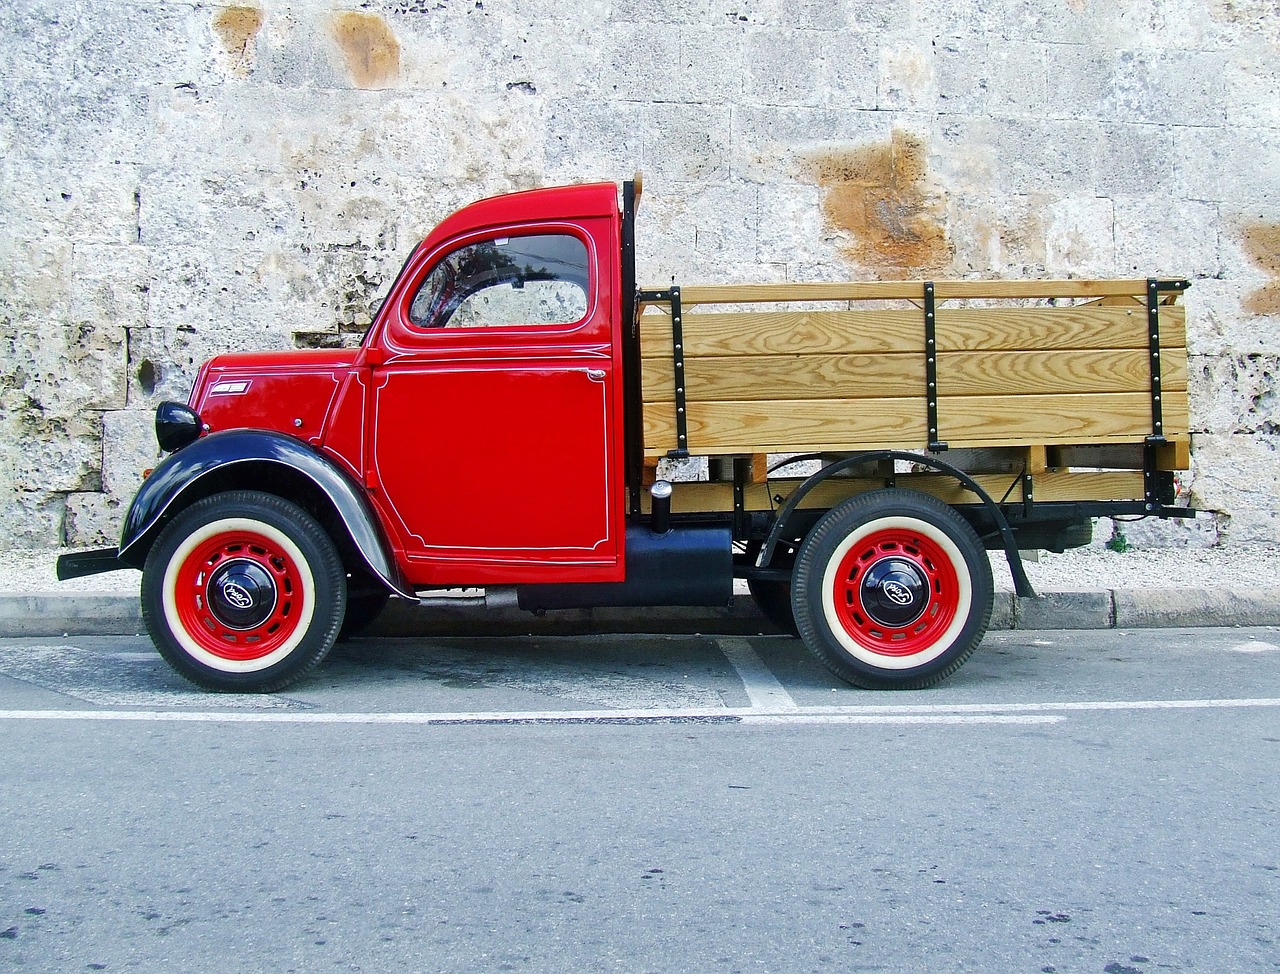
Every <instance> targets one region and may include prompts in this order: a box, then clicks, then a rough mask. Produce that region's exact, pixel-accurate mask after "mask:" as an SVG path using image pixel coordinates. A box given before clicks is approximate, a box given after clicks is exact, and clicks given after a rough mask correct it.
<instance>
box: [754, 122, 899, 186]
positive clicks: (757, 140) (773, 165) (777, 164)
mask: <svg viewBox="0 0 1280 974" xmlns="http://www.w3.org/2000/svg"><path fill="white" fill-rule="evenodd" d="M892 135H893V124H892V118H890V117H889V116H888V113H882V112H858V111H842V110H838V109H834V108H788V107H776V106H775V107H762V106H757V105H745V106H742V107H735V108H734V110H733V149H732V153H731V159H732V160H734V161H733V175H734V177H735V178H745V179H750V180H752V181H755V182H760V183H763V184H766V185H773V186H774V187H775V188H776V189H777V190H778V191H779V192H780V193H787V192H793V191H795V183H793V182H791V181H790V180H789V179H786V178H783V177H792V178H798V179H800V180H802V181H804V182H808V181H810V180H812V179H813V176H812V174H811V169H812V164H811V163H810V162H809V161H808V157H809V155H811V154H812V153H813V152H815V151H821V150H825V149H828V148H832V147H836V148H843V147H852V146H860V145H865V144H869V143H888V142H889V141H890V140H891V138H892Z"/></svg>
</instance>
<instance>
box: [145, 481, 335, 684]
mask: <svg viewBox="0 0 1280 974" xmlns="http://www.w3.org/2000/svg"><path fill="white" fill-rule="evenodd" d="M346 601H347V586H346V574H345V572H344V571H343V567H342V562H341V560H340V559H339V557H338V553H337V550H336V549H335V548H334V546H333V542H332V541H331V540H330V539H329V536H328V535H327V534H326V533H325V532H324V529H323V528H321V527H320V525H319V524H317V523H316V521H315V519H314V518H312V517H311V515H309V514H308V513H307V512H306V511H304V510H303V509H302V508H300V507H298V506H297V505H296V504H294V503H292V502H290V501H287V500H284V499H283V498H280V497H276V496H274V495H271V494H263V493H258V492H255V491H229V492H227V493H224V494H215V495H214V496H212V497H207V498H205V499H204V500H201V501H197V502H196V503H194V504H192V505H191V506H190V507H189V508H187V509H186V510H184V511H183V512H182V513H180V514H179V515H178V516H177V517H175V518H174V519H173V521H171V522H170V523H169V525H168V526H167V527H166V528H165V529H164V530H163V531H162V532H161V533H160V536H159V537H158V538H157V539H156V543H155V544H154V545H152V547H151V551H150V552H149V553H148V555H147V561H146V565H145V567H144V568H143V573H142V616H143V620H144V621H145V622H146V625H147V630H148V632H150V634H151V639H152V641H153V642H154V643H155V645H156V648H157V649H158V650H159V651H160V655H161V656H163V657H164V658H165V659H166V660H167V661H168V662H169V664H170V665H171V666H172V667H173V668H174V669H175V670H177V671H178V672H179V673H180V674H182V675H183V676H184V677H186V678H187V679H189V680H191V681H192V682H193V683H197V684H199V685H200V686H202V687H205V688H207V689H210V690H236V691H241V692H265V691H271V690H279V689H280V688H282V687H284V686H287V685H289V684H290V683H293V682H294V681H296V680H298V679H300V678H301V677H302V676H303V675H305V674H306V673H308V672H309V671H310V670H311V669H313V668H314V667H315V666H316V665H317V664H318V663H319V662H320V661H321V660H322V659H324V657H325V655H326V654H327V653H328V652H329V649H330V648H331V647H332V646H333V643H334V640H335V639H336V638H337V635H338V630H339V627H340V626H341V624H342V618H343V614H344V612H345V609H346Z"/></svg>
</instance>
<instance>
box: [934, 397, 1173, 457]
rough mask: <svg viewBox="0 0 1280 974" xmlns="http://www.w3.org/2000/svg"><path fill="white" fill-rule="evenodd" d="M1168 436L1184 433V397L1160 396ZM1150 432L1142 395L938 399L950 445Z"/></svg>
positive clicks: (1086, 439)
mask: <svg viewBox="0 0 1280 974" xmlns="http://www.w3.org/2000/svg"><path fill="white" fill-rule="evenodd" d="M1164 423H1165V430H1166V431H1167V432H1168V434H1170V435H1172V434H1175V433H1185V432H1187V427H1188V425H1189V422H1188V403H1187V394H1186V393H1185V392H1174V393H1167V394H1166V395H1165V397H1164ZM1150 433H1151V396H1150V393H1146V392H1119V393H1099V394H1094V395H1087V396H1055V395H1048V396H942V397H939V400H938V435H939V436H940V437H941V438H942V439H943V440H945V441H946V442H947V443H948V444H950V445H951V446H956V447H960V446H995V445H999V444H1001V443H1007V444H1010V445H1014V444H1020V445H1034V444H1039V443H1046V444H1050V443H1082V444H1083V443H1118V442H1125V441H1127V440H1141V439H1143V438H1144V437H1146V436H1148V435H1149V434H1150Z"/></svg>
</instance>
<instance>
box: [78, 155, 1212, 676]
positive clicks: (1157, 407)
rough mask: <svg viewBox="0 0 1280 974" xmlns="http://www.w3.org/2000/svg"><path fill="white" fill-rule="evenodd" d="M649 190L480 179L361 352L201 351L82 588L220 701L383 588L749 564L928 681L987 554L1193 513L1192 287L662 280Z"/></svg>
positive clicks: (629, 596) (819, 622) (300, 667)
mask: <svg viewBox="0 0 1280 974" xmlns="http://www.w3.org/2000/svg"><path fill="white" fill-rule="evenodd" d="M639 197H640V185H639V180H638V179H637V180H636V181H631V182H627V183H624V184H623V185H622V187H621V199H620V198H619V187H618V186H617V185H615V184H613V183H600V184H593V185H581V186H570V187H561V188H553V189H540V190H533V191H530V192H524V193H516V194H511V195H507V196H501V197H496V198H493V199H487V200H482V201H480V202H477V203H474V204H472V205H470V206H467V207H465V208H464V209H462V210H460V211H459V212H457V213H455V214H453V215H452V216H450V217H449V218H448V219H446V220H445V221H444V222H443V223H441V224H440V226H438V227H437V228H436V229H435V230H434V231H433V232H432V233H431V234H430V235H429V236H428V237H427V238H426V239H425V240H424V241H423V242H422V243H421V244H420V245H419V246H418V247H417V248H416V249H415V250H414V251H413V253H412V254H411V255H410V256H409V258H408V260H407V261H406V262H405V264H404V267H403V269H402V270H401V271H400V274H399V276H398V278H397V279H396V281H395V283H394V285H393V286H392V287H391V289H390V291H389V293H388V295H387V297H386V300H385V301H384V302H383V304H382V306H381V308H380V309H379V311H378V313H377V315H376V316H375V318H374V321H373V323H372V325H371V326H370V328H369V330H368V333H367V334H366V335H365V336H364V339H363V341H362V343H361V344H360V346H359V347H358V348H352V349H337V350H311V351H297V352H271V353H259V354H234V355H223V356H219V357H217V358H215V359H213V360H212V361H210V362H208V363H206V364H205V365H204V366H203V367H202V368H201V369H200V371H199V374H198V376H197V379H196V382H195V387H194V389H193V390H192V393H191V397H190V400H189V402H188V403H187V404H185V405H184V404H179V403H172V402H166V403H163V404H162V405H160V406H159V407H158V408H157V410H156V433H157V439H158V441H159V444H160V446H161V448H162V449H163V450H164V451H166V452H169V453H171V455H170V456H169V457H168V458H166V459H165V460H164V462H163V463H161V464H160V465H159V466H158V467H157V468H156V469H155V470H154V472H152V473H151V474H150V475H149V476H148V477H147V479H146V480H145V481H144V482H143V485H142V487H141V488H140V490H139V491H138V493H137V495H136V497H135V498H134V500H133V502H132V505H131V506H130V508H129V511H128V514H127V516H126V518H125V523H124V528H123V532H122V536H121V540H120V544H119V546H118V547H117V548H111V549H106V550H102V551H96V552H84V553H77V554H72V555H66V556H63V557H62V558H60V559H59V563H58V572H59V577H61V578H71V577H76V576H80V575H88V574H92V573H94V572H99V571H109V570H114V569H119V568H133V569H141V570H142V573H143V578H142V610H143V617H144V619H145V621H146V625H147V628H148V630H149V632H150V634H151V637H152V639H153V640H154V642H155V644H156V647H157V648H158V649H159V651H160V653H161V654H162V655H163V656H164V658H165V659H166V660H168V661H169V663H170V664H172V665H173V667H174V668H175V669H176V670H177V671H178V672H179V673H181V674H182V675H183V676H185V677H187V678H189V679H190V680H193V681H194V682H196V683H198V684H199V685H201V686H204V687H208V688H211V689H217V690H238V691H270V690H276V689H279V688H281V687H284V686H286V685H288V684H290V683H292V682H293V681H295V680H297V679H299V678H300V677H302V676H303V675H304V674H306V673H307V672H309V671H310V670H311V669H312V668H313V667H315V666H316V665H317V664H318V663H319V662H320V661H321V660H322V659H323V658H324V657H325V655H326V653H328V651H329V649H330V648H331V647H332V645H333V644H334V642H335V640H336V639H338V638H339V636H340V635H342V634H344V633H347V634H349V633H352V632H355V631H357V630H358V629H359V628H361V627H362V626H364V625H366V624H367V623H368V622H369V621H370V620H372V619H373V617H374V616H375V615H377V613H378V612H379V611H380V610H381V609H382V608H383V606H384V605H385V603H386V602H387V600H388V599H389V598H390V597H393V596H395V597H399V598H402V599H408V600H411V601H422V602H424V603H427V604H428V605H429V603H430V602H431V599H432V593H439V591H440V590H445V589H454V588H460V587H480V588H484V589H485V592H486V596H487V598H489V599H490V600H503V599H505V600H506V601H507V603H508V604H510V603H511V602H512V601H514V602H515V603H516V604H518V605H519V606H520V607H521V608H524V609H529V610H534V611H546V610H555V609H563V608H574V607H586V606H636V605H654V606H661V605H725V604H728V603H729V602H730V601H731V599H732V597H733V584H734V580H735V579H745V580H746V583H747V585H748V586H749V589H750V591H751V594H752V596H753V597H754V598H755V599H756V601H757V602H758V604H759V605H760V607H761V609H762V610H763V611H764V612H765V614H766V615H767V616H769V618H770V619H772V620H773V621H774V622H775V623H776V624H777V625H778V626H779V627H781V628H782V629H784V630H789V631H791V632H793V633H795V634H797V635H798V636H800V637H801V638H802V639H803V640H804V642H805V643H806V645H807V646H808V647H809V648H810V649H811V650H812V651H813V652H814V653H815V654H816V655H817V656H818V658H819V659H820V660H821V661H822V662H823V663H825V664H826V665H827V666H828V667H829V668H830V669H831V670H832V671H833V672H835V673H836V674H838V675H839V676H841V677H842V678H844V679H846V680H848V681H849V682H851V683H853V684H856V685H858V686H863V687H870V688H893V687H907V688H919V687H924V686H928V685H930V684H933V683H935V682H937V681H939V680H941V679H943V678H944V677H946V676H947V675H948V674H950V673H952V672H954V671H955V670H956V669H957V668H958V667H959V666H960V665H961V664H962V663H963V662H964V661H965V659H967V658H968V656H969V655H970V654H971V653H972V651H973V650H974V648H975V647H976V646H977V645H978V643H979V642H980V641H981V639H982V637H983V634H984V633H985V631H986V628H987V625H988V623H989V619H990V614H991V610H992V601H993V583H992V576H991V569H990V563H989V560H988V557H987V554H986V549H988V548H990V549H1003V550H1004V552H1005V554H1006V557H1007V559H1008V563H1009V566H1010V569H1011V571H1012V574H1013V578H1014V581H1015V586H1016V588H1017V591H1018V593H1019V594H1020V595H1023V596H1030V595H1033V594H1034V593H1033V592H1032V589H1031V586H1030V584H1029V583H1028V581H1027V579H1026V575H1025V573H1024V572H1023V570H1022V565H1021V561H1020V559H1019V549H1024V550H1025V549H1037V548H1047V549H1054V550H1063V549H1064V548H1067V547H1072V546H1077V545H1080V544H1083V543H1086V542H1087V541H1088V540H1089V537H1090V532H1091V525H1092V522H1091V519H1092V518H1094V517H1098V516H1121V515H1132V516H1157V517H1186V516H1190V515H1192V514H1193V512H1192V511H1190V510H1188V509H1187V508H1185V507H1181V506H1178V505H1177V503H1176V497H1175V494H1176V488H1175V480H1174V478H1175V473H1176V471H1178V470H1181V469H1185V468H1186V467H1187V466H1188V461H1189V434H1188V424H1189V420H1188V405H1187V395H1186V388H1187V387H1186V372H1187V356H1186V327H1185V318H1184V316H1183V308H1182V307H1181V306H1179V305H1178V304H1177V299H1178V297H1179V295H1180V294H1181V292H1182V291H1183V290H1184V289H1185V288H1186V287H1187V286H1188V284H1187V282H1186V281H1184V280H1170V279H1163V280H1162V279H1157V278H1149V279H1144V280H1132V281H1079V280H1072V281H1038V282H1009V281H994V282H981V281H938V282H933V281H904V282H869V283H844V284H792V285H719V286H703V287H696V286H695V287H678V286H675V285H672V286H668V287H661V288H641V287H637V284H636V275H635V214H636V207H637V203H638V201H639ZM761 307H764V308H766V310H760V308H761ZM691 309H697V310H691ZM708 309H711V310H708ZM779 454H782V455H783V456H782V457H781V458H779ZM663 457H705V458H707V461H706V464H705V468H704V472H703V474H702V476H701V477H700V478H699V479H698V480H697V481H690V482H683V481H681V482H675V483H672V482H668V481H665V480H656V478H655V477H654V470H655V467H656V464H657V461H658V460H659V459H661V458H663ZM770 457H772V458H773V459H774V462H775V466H774V467H773V468H770V467H769V466H768V463H769V458H770ZM802 463H807V464H808V466H807V467H801V466H800V464H802ZM797 471H799V472H797Z"/></svg>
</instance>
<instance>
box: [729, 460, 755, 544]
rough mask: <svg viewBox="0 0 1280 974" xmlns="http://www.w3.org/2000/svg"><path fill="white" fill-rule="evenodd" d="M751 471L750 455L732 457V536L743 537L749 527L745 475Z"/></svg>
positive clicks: (749, 516)
mask: <svg viewBox="0 0 1280 974" xmlns="http://www.w3.org/2000/svg"><path fill="white" fill-rule="evenodd" d="M750 473H751V458H750V457H734V458H733V536H734V537H735V538H745V537H746V536H747V534H748V532H749V531H750V528H751V515H750V514H748V513H747V477H748V476H749V475H750Z"/></svg>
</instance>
